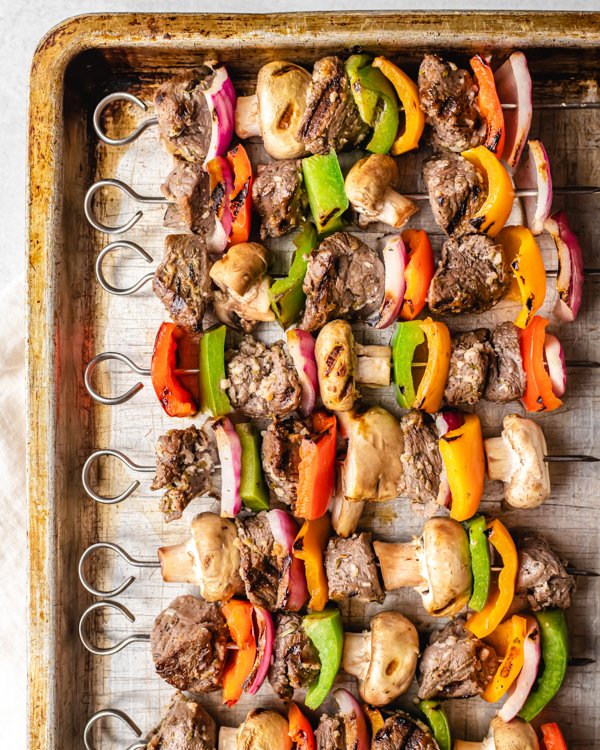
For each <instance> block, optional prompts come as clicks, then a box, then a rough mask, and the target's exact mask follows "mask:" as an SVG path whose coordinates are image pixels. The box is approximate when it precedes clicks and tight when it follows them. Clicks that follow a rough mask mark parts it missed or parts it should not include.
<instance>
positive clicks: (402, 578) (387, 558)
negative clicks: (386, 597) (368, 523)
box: [373, 541, 426, 591]
mask: <svg viewBox="0 0 600 750" xmlns="http://www.w3.org/2000/svg"><path fill="white" fill-rule="evenodd" d="M373 548H374V550H375V554H376V555H377V559H378V560H379V565H380V568H381V577H382V578H383V585H384V588H385V589H386V591H394V590H395V589H401V588H404V587H406V586H408V587H418V586H422V585H423V584H424V583H425V582H426V581H425V578H423V575H422V573H421V563H420V562H419V559H418V556H417V547H416V544H415V543H414V542H377V541H376V542H373Z"/></svg>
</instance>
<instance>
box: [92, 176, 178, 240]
mask: <svg viewBox="0 0 600 750" xmlns="http://www.w3.org/2000/svg"><path fill="white" fill-rule="evenodd" d="M106 187H115V188H117V189H118V190H121V191H122V192H123V193H125V195H127V196H129V198H131V199H132V200H134V201H136V202H137V203H151V204H158V205H168V204H169V203H170V201H169V200H168V199H167V198H165V197H164V196H162V195H141V194H140V193H138V192H136V191H135V190H134V189H133V188H132V187H130V186H129V185H127V183H125V182H122V181H121V180H113V179H107V180H98V181H97V182H94V184H93V185H92V186H91V187H90V188H89V189H88V191H87V193H86V194H85V201H84V203H83V210H84V212H85V218H86V219H87V220H88V221H89V222H90V224H91V225H92V226H93V227H94V229H97V230H98V231H99V232H104V233H105V234H122V233H123V232H127V231H129V230H130V229H131V228H132V227H134V226H135V225H136V224H137V223H138V221H139V220H140V219H141V218H142V216H143V215H144V213H143V211H136V213H135V215H134V216H132V217H131V219H129V221H126V222H125V224H121V225H119V226H117V227H109V226H108V224H103V223H102V222H101V221H99V220H98V219H97V218H96V216H95V215H94V209H93V202H94V195H95V194H96V193H97V192H98V191H99V190H102V189H103V188H106Z"/></svg>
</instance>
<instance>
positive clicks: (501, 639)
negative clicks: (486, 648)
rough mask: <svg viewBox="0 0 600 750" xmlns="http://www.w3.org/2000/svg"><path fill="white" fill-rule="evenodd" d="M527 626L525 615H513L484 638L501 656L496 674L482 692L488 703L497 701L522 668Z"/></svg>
mask: <svg viewBox="0 0 600 750" xmlns="http://www.w3.org/2000/svg"><path fill="white" fill-rule="evenodd" d="M527 627H528V623H527V619H526V618H525V617H519V615H514V616H513V617H511V618H510V620H507V621H506V622H503V623H501V624H500V625H498V627H497V628H496V630H495V631H494V632H493V633H492V634H491V635H490V636H489V637H488V638H487V639H486V640H487V642H488V643H489V644H490V645H491V646H493V647H494V648H495V649H496V651H497V652H498V654H499V655H501V656H502V657H503V658H502V661H501V662H500V665H499V666H498V669H497V670H496V674H495V675H494V676H493V677H492V680H491V682H489V683H488V685H487V687H486V689H485V690H484V691H483V694H482V698H483V700H485V701H487V702H488V703H496V701H499V700H500V698H502V696H503V695H504V694H505V693H506V692H507V690H508V689H509V688H510V686H511V685H512V684H513V682H514V681H515V680H516V679H517V677H518V676H519V673H520V671H521V669H523V662H524V658H525V638H526V635H527Z"/></svg>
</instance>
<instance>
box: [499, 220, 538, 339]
mask: <svg viewBox="0 0 600 750" xmlns="http://www.w3.org/2000/svg"><path fill="white" fill-rule="evenodd" d="M498 242H499V243H500V244H501V245H502V247H503V248H504V252H505V254H506V259H507V261H508V262H509V264H510V267H511V270H512V272H513V275H514V279H513V283H512V286H511V289H510V291H509V296H510V298H511V299H517V300H519V299H520V300H521V303H522V305H523V308H522V310H521V312H520V313H519V315H518V316H517V319H516V320H515V325H516V326H518V327H519V328H527V326H528V325H529V324H530V323H531V321H532V320H533V316H534V315H535V314H536V313H537V311H538V310H539V309H540V307H541V306H542V305H543V304H544V300H545V299H546V269H545V267H544V261H543V260H542V254H541V252H540V248H539V247H538V244H537V242H536V241H535V237H534V236H533V233H532V232H531V230H529V229H527V227H504V229H503V230H502V231H501V232H500V234H499V235H498Z"/></svg>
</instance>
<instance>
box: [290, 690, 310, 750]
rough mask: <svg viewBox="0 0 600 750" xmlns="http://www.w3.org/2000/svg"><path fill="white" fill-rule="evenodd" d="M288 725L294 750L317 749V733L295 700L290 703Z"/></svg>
mask: <svg viewBox="0 0 600 750" xmlns="http://www.w3.org/2000/svg"><path fill="white" fill-rule="evenodd" d="M288 727H289V728H288V735H289V738H290V739H291V741H292V743H293V748H294V750H315V748H316V743H315V734H314V732H313V729H312V727H311V725H310V722H309V721H308V719H307V718H306V716H305V715H304V714H303V713H302V711H301V710H300V709H299V708H298V706H297V705H296V703H294V702H293V701H290V703H289V704H288Z"/></svg>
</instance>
